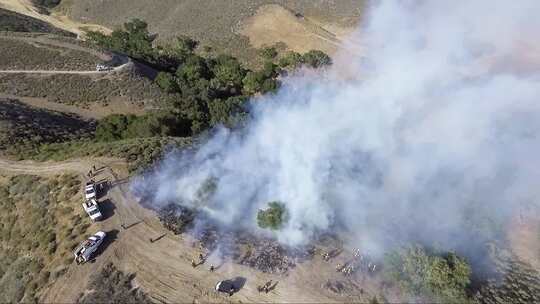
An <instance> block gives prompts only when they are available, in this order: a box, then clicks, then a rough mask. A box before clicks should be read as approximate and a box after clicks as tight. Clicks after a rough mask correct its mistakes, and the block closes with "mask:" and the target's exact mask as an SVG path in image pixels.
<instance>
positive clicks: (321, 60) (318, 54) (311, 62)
mask: <svg viewBox="0 0 540 304" xmlns="http://www.w3.org/2000/svg"><path fill="white" fill-rule="evenodd" d="M302 61H303V62H304V63H305V64H307V65H308V66H310V67H312V68H320V67H323V66H325V65H331V64H332V59H330V56H328V55H327V54H326V53H324V52H323V51H319V50H311V51H309V52H307V53H305V54H304V55H302Z"/></svg>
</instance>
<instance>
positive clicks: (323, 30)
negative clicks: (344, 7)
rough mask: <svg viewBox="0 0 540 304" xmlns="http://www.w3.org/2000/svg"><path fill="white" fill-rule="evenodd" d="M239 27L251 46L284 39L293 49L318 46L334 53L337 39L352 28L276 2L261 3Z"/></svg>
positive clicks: (310, 48)
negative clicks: (328, 21) (299, 12)
mask: <svg viewBox="0 0 540 304" xmlns="http://www.w3.org/2000/svg"><path fill="white" fill-rule="evenodd" d="M240 28H241V29H240V31H239V33H240V34H242V35H245V36H247V37H249V42H250V44H251V45H252V46H253V47H255V48H260V47H262V46H265V45H267V46H269V45H274V44H276V43H278V42H284V43H285V44H286V45H287V47H288V48H289V49H291V50H294V51H296V52H300V53H304V52H307V51H309V50H312V49H318V50H322V51H324V52H326V53H329V54H333V53H335V52H336V50H337V49H338V48H339V46H340V44H341V40H342V39H343V38H345V37H346V36H347V35H348V34H350V33H351V32H352V31H353V30H354V27H344V26H341V25H338V24H330V23H327V24H325V23H322V22H318V21H316V20H315V19H312V18H309V17H305V16H303V15H301V14H295V13H293V12H292V11H290V10H288V9H286V8H284V7H282V6H280V5H264V6H261V7H260V8H259V9H258V10H257V13H256V14H255V15H254V16H252V17H250V18H247V19H246V20H245V21H244V22H243V24H242V25H241V26H240Z"/></svg>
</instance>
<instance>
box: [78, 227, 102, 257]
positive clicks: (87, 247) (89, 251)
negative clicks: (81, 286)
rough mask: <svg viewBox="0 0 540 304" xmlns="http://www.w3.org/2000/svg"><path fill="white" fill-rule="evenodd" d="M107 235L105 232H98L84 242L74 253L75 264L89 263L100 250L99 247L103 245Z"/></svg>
mask: <svg viewBox="0 0 540 304" xmlns="http://www.w3.org/2000/svg"><path fill="white" fill-rule="evenodd" d="M106 235H107V234H106V233H105V232H103V231H98V232H96V234H94V235H92V236H91V237H89V238H88V239H87V240H85V241H84V242H82V243H81V244H80V245H79V246H78V247H77V249H75V251H74V252H73V254H74V255H75V262H77V264H82V263H86V262H88V261H89V260H90V258H91V257H92V255H93V254H94V252H96V250H97V249H98V247H99V245H101V243H103V239H105V236H106Z"/></svg>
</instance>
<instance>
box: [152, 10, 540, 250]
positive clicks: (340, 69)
mask: <svg viewBox="0 0 540 304" xmlns="http://www.w3.org/2000/svg"><path fill="white" fill-rule="evenodd" d="M539 11H540V2H538V1H535V0H532V1H527V0H521V1H457V2H455V1H446V2H444V1H384V2H381V3H376V4H373V5H372V6H371V7H370V9H369V12H368V14H367V16H365V19H364V23H363V24H362V25H361V26H360V29H359V30H358V32H357V33H355V34H354V37H351V40H350V42H348V43H349V44H352V43H356V42H357V41H360V42H361V43H362V45H361V47H360V48H356V47H347V43H345V46H344V49H343V51H342V52H341V53H339V54H337V55H336V56H335V61H336V62H335V64H334V66H333V67H332V68H330V69H329V70H327V71H323V72H316V71H301V72H299V73H298V74H296V75H293V76H290V77H288V78H286V79H283V83H284V85H283V88H282V89H280V91H279V92H278V93H277V94H276V95H274V96H266V97H261V98H258V99H257V100H254V101H253V109H252V112H253V116H254V119H253V121H252V122H251V123H250V125H249V126H247V127H246V128H245V129H244V130H242V131H238V132H233V133H232V132H230V131H227V130H224V129H223V130H219V131H217V132H216V134H215V135H213V136H212V138H210V139H209V140H208V141H207V142H206V143H205V144H203V145H201V147H200V148H199V149H198V150H197V151H194V152H189V153H188V152H184V153H173V154H171V155H169V156H168V157H167V159H166V160H165V161H164V163H163V164H162V165H161V166H160V169H159V170H158V172H157V173H156V174H154V175H153V176H152V177H151V178H153V179H154V180H155V182H156V184H157V185H159V186H158V190H157V192H156V198H155V203H156V204H160V203H164V202H168V201H171V200H174V201H177V202H181V203H182V204H186V205H188V206H193V207H197V208H200V209H201V210H203V211H204V213H205V214H206V215H207V216H209V217H211V218H214V219H215V220H216V221H218V222H220V223H222V224H223V225H225V226H228V227H235V228H241V229H250V230H251V231H259V232H260V233H269V232H266V231H262V230H261V229H259V228H257V225H256V213H257V211H258V210H259V209H261V208H265V207H266V204H267V202H269V201H276V200H277V201H281V202H284V203H285V205H286V207H287V210H288V213H289V221H288V222H287V224H286V226H285V227H284V228H283V229H282V230H280V231H279V232H276V233H275V236H276V238H277V239H278V240H279V241H281V242H284V243H287V244H292V245H296V244H302V243H305V242H306V241H308V240H310V238H311V237H313V236H314V235H316V234H317V233H320V232H323V231H327V230H332V231H343V232H347V235H350V236H351V242H354V243H357V244H361V246H362V247H364V248H365V247H369V248H370V249H371V250H372V251H373V252H377V251H383V250H385V249H388V248H389V246H394V245H400V243H404V242H408V241H411V240H415V241H428V242H431V243H433V242H437V243H439V244H440V245H441V246H443V247H448V248H458V247H462V246H464V245H465V244H467V243H468V242H470V241H471V240H473V241H474V242H477V241H478V237H479V236H481V235H482V233H483V232H485V231H489V232H490V233H491V232H493V231H495V232H496V231H497V229H501V230H502V229H504V225H505V224H506V223H507V221H508V219H509V218H510V217H511V216H512V215H513V212H514V211H515V210H517V208H520V207H521V206H522V205H531V204H532V205H536V206H538V202H539V200H538V199H539V193H538V192H539V191H538V190H537V189H538V187H537V184H538V181H539V180H540V161H539V156H538V155H539V154H538V153H539V151H540V140H539V138H538V134H540V103H539V101H540V100H539V97H540V72H539V71H540V70H539V69H538V67H539V66H540V65H539V60H537V61H535V60H536V59H538V58H535V56H537V55H536V54H539V52H538V51H539V50H540V48H539V47H538V45H534V43H537V41H534V40H538V39H537V38H538V33H539V32H540V18H537V16H536V15H537V13H538V12H539ZM359 49H361V50H363V51H362V53H357V52H358V50H359ZM210 177H212V178H215V180H216V181H217V189H216V191H215V194H214V195H213V196H212V197H211V198H210V199H209V200H208V201H205V203H204V205H200V204H201V200H199V199H197V192H198V190H199V189H200V187H201V185H202V184H203V183H204V182H205V180H207V179H208V178H210Z"/></svg>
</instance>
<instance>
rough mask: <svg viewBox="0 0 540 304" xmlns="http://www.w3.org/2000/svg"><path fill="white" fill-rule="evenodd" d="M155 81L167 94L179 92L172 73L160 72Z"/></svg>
mask: <svg viewBox="0 0 540 304" xmlns="http://www.w3.org/2000/svg"><path fill="white" fill-rule="evenodd" d="M154 81H155V82H156V84H157V85H158V86H159V87H160V88H161V89H162V90H163V91H165V92H168V93H171V92H176V91H178V86H177V85H176V81H175V79H174V76H173V75H172V74H171V73H167V72H159V73H158V74H157V76H156V79H154Z"/></svg>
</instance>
